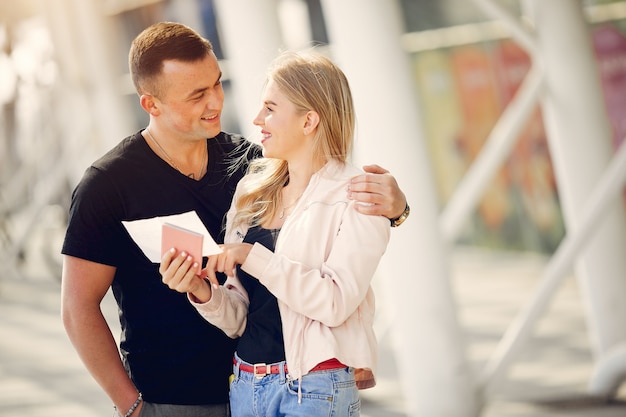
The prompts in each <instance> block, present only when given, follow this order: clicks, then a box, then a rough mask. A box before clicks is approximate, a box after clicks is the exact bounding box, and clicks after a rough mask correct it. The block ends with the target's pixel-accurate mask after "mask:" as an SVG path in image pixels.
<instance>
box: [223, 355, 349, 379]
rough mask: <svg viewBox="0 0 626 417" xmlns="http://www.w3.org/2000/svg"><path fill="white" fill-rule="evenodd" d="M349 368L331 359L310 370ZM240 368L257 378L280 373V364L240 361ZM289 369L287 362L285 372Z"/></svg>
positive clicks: (235, 362)
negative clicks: (250, 363)
mask: <svg viewBox="0 0 626 417" xmlns="http://www.w3.org/2000/svg"><path fill="white" fill-rule="evenodd" d="M233 363H234V364H235V365H237V359H235V358H233ZM340 368H347V366H346V365H344V364H343V363H341V362H339V361H338V360H337V359H334V358H333V359H329V360H327V361H324V362H320V363H318V364H317V365H315V366H314V367H313V368H312V369H311V370H310V371H309V372H315V371H326V370H329V369H340ZM239 370H241V371H244V372H250V373H251V374H254V376H255V377H256V378H259V379H261V378H263V377H264V376H265V375H269V374H278V373H280V365H267V364H265V363H255V364H254V365H246V364H245V363H239ZM287 372H289V371H288V370H287V364H285V373H287Z"/></svg>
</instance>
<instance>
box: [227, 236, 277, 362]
mask: <svg viewBox="0 0 626 417" xmlns="http://www.w3.org/2000/svg"><path fill="white" fill-rule="evenodd" d="M278 232H279V230H278V229H271V230H270V229H263V228H261V227H259V226H256V227H251V228H250V229H249V230H248V233H247V234H246V237H245V238H244V240H243V241H244V242H246V243H252V244H254V243H255V242H259V243H261V244H262V245H263V246H265V247H266V248H268V249H269V250H271V251H273V250H274V245H275V243H276V237H277V235H278ZM237 276H238V277H239V280H240V281H241V285H243V287H244V288H245V289H246V291H247V293H248V298H249V299H250V305H249V306H248V320H247V321H246V329H245V330H244V332H243V334H242V335H241V337H240V338H239V344H238V345H237V356H239V357H240V358H241V359H243V360H244V361H246V362H248V363H275V362H281V361H284V360H285V344H284V342H283V328H282V321H281V319H280V310H279V309H278V301H277V299H276V297H275V296H274V294H272V293H271V292H270V291H269V290H268V289H267V288H266V287H265V286H264V285H263V284H261V283H260V282H259V280H258V279H256V278H254V277H252V276H250V275H249V274H248V273H246V272H245V271H244V270H243V269H241V265H238V266H237Z"/></svg>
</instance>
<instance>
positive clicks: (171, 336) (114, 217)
mask: <svg viewBox="0 0 626 417" xmlns="http://www.w3.org/2000/svg"><path fill="white" fill-rule="evenodd" d="M207 146H208V154H209V162H208V167H207V174H206V175H205V176H204V177H203V178H202V179H201V180H200V181H195V180H193V179H191V178H188V177H186V176H185V175H183V174H181V173H180V172H178V171H177V170H176V169H174V168H172V167H171V166H170V165H169V164H168V163H167V162H165V161H163V160H162V159H161V158H159V157H158V156H157V155H156V154H155V153H154V152H153V151H152V150H151V149H150V148H149V146H148V144H147V143H146V142H145V140H144V138H143V137H142V136H141V133H140V132H137V133H136V134H134V135H132V136H130V137H127V138H126V139H124V140H123V141H122V142H120V143H119V144H118V145H117V146H116V147H115V148H113V149H112V150H111V151H109V152H108V153H107V154H106V155H104V156H103V157H102V158H100V159H99V160H98V161H96V162H95V163H94V164H93V165H92V166H91V167H89V168H88V169H87V170H86V172H85V174H84V176H83V178H82V180H81V181H80V183H79V184H78V186H77V187H76V189H75V190H74V193H73V195H72V204H71V207H70V213H69V224H68V229H67V234H66V237H65V241H64V244H63V250H62V253H63V254H66V255H71V256H75V257H79V258H83V259H87V260H90V261H93V262H98V263H101V264H106V265H112V266H115V267H116V268H117V269H116V273H115V278H114V280H113V284H112V289H113V294H114V296H115V299H116V301H117V304H118V307H119V318H120V323H121V328H122V334H121V339H120V350H121V353H122V356H123V360H124V364H125V366H126V369H127V371H128V373H129V375H130V376H131V378H132V380H133V382H134V383H135V385H136V386H137V388H138V389H139V390H140V391H141V392H142V393H143V397H144V399H145V400H146V401H148V402H154V403H165V404H217V403H226V402H228V377H229V375H230V374H231V372H232V369H231V368H232V362H231V361H232V355H233V352H234V348H235V344H236V341H235V340H232V339H230V338H228V337H227V336H225V335H224V333H223V332H222V331H221V330H219V329H217V328H216V327H214V326H212V325H211V324H209V323H208V322H206V321H205V320H204V319H202V318H201V317H200V315H199V314H198V312H197V311H196V310H195V308H194V307H193V306H191V304H190V303H189V301H188V300H187V296H186V294H180V293H178V292H176V291H173V290H170V289H169V288H168V287H167V286H166V285H164V284H163V283H162V282H161V275H160V274H159V272H158V267H159V265H158V264H154V263H151V262H150V261H149V260H148V258H146V257H145V255H144V254H143V252H142V251H141V249H139V247H138V246H137V245H136V244H135V243H134V242H133V240H132V239H131V237H130V236H129V234H128V233H127V231H126V229H125V228H124V226H123V225H122V223H121V221H122V220H138V219H144V218H151V217H155V216H165V215H170V214H178V213H183V212H186V211H190V210H195V211H196V212H197V214H198V216H199V217H200V219H202V221H203V223H204V224H205V226H206V228H207V230H208V231H209V232H210V233H211V235H212V236H213V238H214V239H215V240H216V241H217V242H218V243H220V242H223V228H222V225H223V221H224V216H225V214H226V212H227V210H228V208H229V207H230V202H231V199H232V197H233V193H234V190H235V187H236V185H237V182H238V181H239V180H240V179H241V177H242V176H243V175H244V174H245V170H246V168H247V161H249V160H250V159H253V158H256V157H258V156H260V155H261V150H260V147H259V146H257V145H253V144H251V143H250V142H248V141H246V140H245V139H243V138H242V137H240V136H235V135H230V134H226V133H220V134H219V135H218V136H217V137H215V138H212V139H208V140H207ZM237 161H239V162H241V163H239V164H238V165H235V167H236V168H235V169H231V170H229V166H233V164H235V163H236V162H237ZM83 279H86V280H89V279H90V277H89V276H85V277H84V278H83Z"/></svg>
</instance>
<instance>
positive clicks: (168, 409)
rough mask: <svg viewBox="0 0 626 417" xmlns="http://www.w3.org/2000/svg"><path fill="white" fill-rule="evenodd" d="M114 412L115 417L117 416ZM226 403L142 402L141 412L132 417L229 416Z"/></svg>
mask: <svg viewBox="0 0 626 417" xmlns="http://www.w3.org/2000/svg"><path fill="white" fill-rule="evenodd" d="M117 415H118V414H117V413H116V417H117ZM229 416H230V407H229V405H228V403H226V404H217V405H173V404H153V403H149V402H145V401H144V403H143V407H142V408H141V413H140V414H139V415H138V416H135V415H133V417H229Z"/></svg>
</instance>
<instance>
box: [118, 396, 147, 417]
mask: <svg viewBox="0 0 626 417" xmlns="http://www.w3.org/2000/svg"><path fill="white" fill-rule="evenodd" d="M142 400H143V394H141V392H140V393H139V396H138V397H137V400H135V403H134V404H133V405H131V406H130V409H128V411H127V412H126V414H124V417H130V416H131V415H132V414H133V412H134V411H135V410H136V409H137V407H139V404H140V403H141V401H142ZM113 408H114V409H115V411H116V412H117V407H116V406H113ZM118 415H119V416H121V414H119V412H118Z"/></svg>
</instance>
